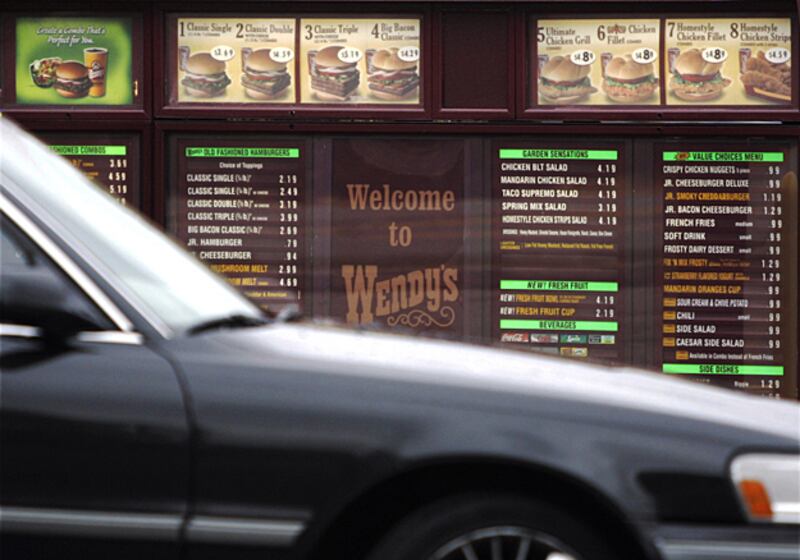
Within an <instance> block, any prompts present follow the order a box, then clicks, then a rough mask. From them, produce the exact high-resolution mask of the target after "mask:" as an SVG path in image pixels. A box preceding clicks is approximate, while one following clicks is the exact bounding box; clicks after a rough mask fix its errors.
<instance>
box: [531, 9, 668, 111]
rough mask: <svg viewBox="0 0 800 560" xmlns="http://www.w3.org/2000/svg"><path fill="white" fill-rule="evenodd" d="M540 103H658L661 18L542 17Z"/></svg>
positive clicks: (538, 78) (538, 74)
mask: <svg viewBox="0 0 800 560" xmlns="http://www.w3.org/2000/svg"><path fill="white" fill-rule="evenodd" d="M536 37H537V58H536V61H535V64H536V67H535V68H532V71H531V74H532V76H533V77H535V78H536V86H537V88H538V92H539V102H540V104H544V105H549V104H558V105H616V104H623V105H650V104H657V103H660V96H659V91H660V90H659V78H658V70H657V65H656V64H655V63H656V61H657V59H658V52H659V38H660V23H659V21H658V20H656V19H653V20H649V19H648V20H628V19H621V20H605V19H603V20H594V19H575V20H539V21H538V27H537V32H536Z"/></svg>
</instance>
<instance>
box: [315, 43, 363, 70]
mask: <svg viewBox="0 0 800 560" xmlns="http://www.w3.org/2000/svg"><path fill="white" fill-rule="evenodd" d="M343 48H344V47H343V46H341V45H331V46H330V47H325V48H324V49H322V50H320V51H319V52H318V53H317V56H316V58H315V59H314V60H315V62H316V63H317V64H318V65H320V66H327V67H328V68H351V67H355V65H356V63H355V62H342V61H341V60H339V51H340V50H342V49H343Z"/></svg>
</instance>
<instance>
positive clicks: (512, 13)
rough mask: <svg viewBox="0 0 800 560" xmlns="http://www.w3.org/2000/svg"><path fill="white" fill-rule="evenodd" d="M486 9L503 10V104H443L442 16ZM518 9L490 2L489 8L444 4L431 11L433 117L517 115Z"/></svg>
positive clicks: (507, 116)
mask: <svg viewBox="0 0 800 560" xmlns="http://www.w3.org/2000/svg"><path fill="white" fill-rule="evenodd" d="M487 10H489V11H490V12H491V13H493V14H503V15H505V16H506V20H507V25H506V29H507V35H506V43H507V56H506V70H507V72H508V77H509V82H510V83H509V84H508V92H507V95H506V105H505V107H496V108H494V107H493V108H477V107H445V106H444V87H445V86H444V82H445V76H444V72H443V69H444V38H443V33H444V26H445V24H444V16H445V14H447V13H448V12H449V13H458V14H463V13H468V14H475V13H481V12H486V11H487ZM518 15H519V10H518V9H517V8H516V7H514V6H506V7H501V6H491V7H490V8H485V7H482V8H478V7H473V6H471V5H470V6H460V7H459V9H458V10H456V9H454V8H452V7H449V6H447V5H443V6H442V7H441V9H438V10H436V11H435V12H434V14H433V20H434V21H433V25H432V28H433V32H432V45H431V47H432V50H433V52H434V53H436V54H435V56H434V57H432V61H433V63H434V67H433V76H434V77H435V79H434V80H432V81H433V84H432V85H433V118H435V119H451V118H462V119H509V118H510V119H513V118H515V117H516V110H517V109H516V96H517V93H516V89H517V82H518V81H519V80H518V75H517V64H518V62H517V55H516V48H515V47H516V44H517V36H518V35H519V30H518V25H517V20H518V17H517V16H518Z"/></svg>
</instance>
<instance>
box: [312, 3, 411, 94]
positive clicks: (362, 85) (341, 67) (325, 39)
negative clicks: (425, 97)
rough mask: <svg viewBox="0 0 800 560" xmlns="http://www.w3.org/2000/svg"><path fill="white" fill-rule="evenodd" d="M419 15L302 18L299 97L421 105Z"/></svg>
mask: <svg viewBox="0 0 800 560" xmlns="http://www.w3.org/2000/svg"><path fill="white" fill-rule="evenodd" d="M420 28H421V24H420V20H419V19H379V20H377V19H376V20H373V19H302V20H300V33H301V35H300V100H301V102H302V103H310V104H322V103H334V104H419V103H420V87H421V83H420V75H421V74H420V63H421V51H420V49H421V47H420Z"/></svg>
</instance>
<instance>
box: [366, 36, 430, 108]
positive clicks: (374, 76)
mask: <svg viewBox="0 0 800 560" xmlns="http://www.w3.org/2000/svg"><path fill="white" fill-rule="evenodd" d="M397 52H398V49H396V48H392V49H381V50H379V51H378V52H376V53H375V54H374V55H372V58H371V59H370V60H369V61H368V63H367V64H368V68H367V73H368V77H367V82H368V83H369V90H370V93H371V94H372V96H373V97H376V98H378V99H384V100H386V101H402V100H404V99H408V98H410V97H413V96H414V95H416V94H417V92H418V89H419V75H418V74H417V63H416V62H406V61H404V60H401V59H400V57H398V56H397Z"/></svg>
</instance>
